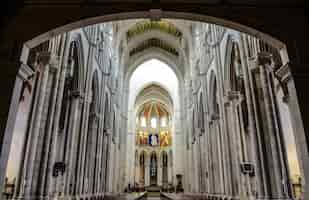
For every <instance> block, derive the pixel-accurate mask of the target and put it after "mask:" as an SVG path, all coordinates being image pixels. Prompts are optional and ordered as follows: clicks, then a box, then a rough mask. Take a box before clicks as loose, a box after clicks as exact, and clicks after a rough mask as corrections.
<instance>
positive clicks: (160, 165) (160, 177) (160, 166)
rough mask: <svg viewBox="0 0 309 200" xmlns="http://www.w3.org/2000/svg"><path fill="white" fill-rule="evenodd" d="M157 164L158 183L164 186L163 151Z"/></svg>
mask: <svg viewBox="0 0 309 200" xmlns="http://www.w3.org/2000/svg"><path fill="white" fill-rule="evenodd" d="M157 166H158V171H157V176H158V185H159V186H163V153H161V156H158V162H157Z"/></svg>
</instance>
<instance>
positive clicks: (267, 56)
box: [257, 52, 273, 66]
mask: <svg viewBox="0 0 309 200" xmlns="http://www.w3.org/2000/svg"><path fill="white" fill-rule="evenodd" d="M272 59H273V56H272V54H271V53H268V52H259V53H258V54H257V64H258V65H262V66H265V65H271V64H272Z"/></svg>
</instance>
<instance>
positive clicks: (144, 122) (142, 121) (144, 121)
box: [141, 117, 146, 127]
mask: <svg viewBox="0 0 309 200" xmlns="http://www.w3.org/2000/svg"><path fill="white" fill-rule="evenodd" d="M141 126H142V127H146V118H145V117H142V118H141Z"/></svg>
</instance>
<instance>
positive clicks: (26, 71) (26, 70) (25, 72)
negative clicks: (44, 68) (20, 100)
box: [18, 64, 34, 81]
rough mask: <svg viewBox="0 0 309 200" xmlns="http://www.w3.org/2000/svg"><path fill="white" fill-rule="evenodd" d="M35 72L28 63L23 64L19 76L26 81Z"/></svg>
mask: <svg viewBox="0 0 309 200" xmlns="http://www.w3.org/2000/svg"><path fill="white" fill-rule="evenodd" d="M33 74H34V71H33V69H32V68H30V67H29V66H28V65H26V64H22V65H21V67H20V68H19V70H18V76H19V77H20V78H22V79H23V80H24V81H26V80H28V78H29V77H30V76H32V75H33Z"/></svg>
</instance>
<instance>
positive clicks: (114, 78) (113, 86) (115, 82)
mask: <svg viewBox="0 0 309 200" xmlns="http://www.w3.org/2000/svg"><path fill="white" fill-rule="evenodd" d="M87 31H88V29H87ZM218 33H220V32H218ZM87 34H90V36H91V35H92V34H93V33H92V31H91V29H90V31H89V33H88V32H87ZM102 41H104V40H102ZM90 42H91V41H90ZM160 42H161V41H159V44H160ZM150 44H153V43H152V42H150ZM156 45H158V44H157V42H156ZM160 45H161V44H160ZM160 47H162V45H161V46H160ZM163 47H164V48H166V49H170V47H166V46H164V45H163ZM89 49H90V50H89V52H93V51H94V49H92V50H91V47H90V48H89ZM171 51H172V52H173V51H174V49H172V50H171ZM55 52H57V51H55ZM99 55H101V54H99ZM175 55H176V54H175ZM109 61H110V64H109V67H107V68H106V67H105V66H103V70H102V71H103V72H102V74H103V75H102V76H108V77H107V78H106V80H108V81H107V84H106V85H107V86H106V87H105V85H104V89H106V88H107V89H106V90H108V91H109V92H110V94H111V101H110V102H113V103H112V104H113V105H110V106H109V109H108V110H109V111H111V113H113V114H110V113H105V114H106V115H107V116H109V115H111V116H112V117H109V118H110V119H111V118H112V122H113V125H112V128H111V131H112V133H109V134H107V138H108V139H107V144H108V145H107V146H111V147H112V149H111V151H110V153H107V154H106V158H108V157H109V156H111V158H112V159H114V157H113V155H117V151H116V149H115V146H116V145H115V144H116V142H119V141H117V137H115V136H116V133H117V131H118V129H116V126H117V124H118V123H117V124H116V123H115V122H116V120H117V119H119V116H120V117H122V118H124V119H125V118H126V116H121V114H122V113H121V112H119V111H117V108H118V107H119V104H121V102H120V103H119V102H117V101H118V100H119V98H118V97H119V96H120V95H119V96H117V95H118V93H117V89H118V88H119V87H118V86H119V85H121V84H123V83H122V82H121V81H120V84H119V80H122V79H121V77H118V71H117V70H115V71H116V72H114V71H113V70H112V71H108V70H106V69H113V66H115V65H116V64H115V62H112V61H111V58H110V59H109ZM185 64H191V63H185ZM216 64H217V65H218V62H217V63H216ZM217 68H218V69H220V66H217ZM195 70H196V71H195ZM190 72H192V74H193V75H196V74H197V75H201V72H199V71H198V69H192V71H190ZM121 73H122V74H121ZM121 73H120V74H121V75H122V76H123V77H125V76H126V75H127V74H126V73H124V72H121ZM88 74H89V73H88ZM218 74H219V75H218V79H215V80H216V81H214V83H213V85H214V89H213V88H211V87H210V89H209V90H210V91H212V90H214V91H215V92H210V96H211V98H210V102H211V103H212V102H216V103H214V108H213V110H210V112H211V114H212V117H211V118H212V120H216V117H217V114H218V115H219V117H221V116H222V117H223V115H224V113H223V110H224V109H223V108H222V105H221V107H219V106H218V104H219V101H218V100H217V99H219V98H222V95H218V94H217V93H219V92H217V91H216V90H221V88H220V86H222V85H220V84H222V80H221V79H220V78H221V77H220V76H222V74H221V73H220V71H218ZM187 76H188V77H189V75H188V74H187ZM87 77H89V75H87ZM182 77H185V76H182ZM269 79H270V78H269ZM186 80H187V81H192V87H191V86H190V87H189V89H192V90H193V93H192V94H193V95H195V93H196V91H195V90H196V87H198V83H196V82H195V77H194V76H193V78H192V80H189V79H186ZM87 81H88V80H87ZM217 83H219V84H218V85H217ZM200 85H202V84H200ZM86 88H88V89H89V88H91V87H89V83H88V84H86ZM169 92H170V93H172V92H173V91H169ZM103 94H104V93H103ZM188 94H191V93H188ZM178 95H179V94H178ZM124 96H125V95H124ZM172 96H174V95H172ZM179 96H181V95H179ZM88 98H89V96H88V95H86V97H85V102H86V103H89V99H88ZM174 99H175V98H174ZM188 99H189V100H188V102H190V101H191V102H192V104H194V103H195V102H194V101H195V100H194V99H193V98H188ZM192 99H193V100H192ZM181 100H183V101H185V100H186V99H184V98H182V97H181ZM217 101H218V103H217ZM123 102H125V101H123ZM132 102H134V101H132ZM173 102H176V103H175V104H174V105H178V106H179V107H180V106H184V105H186V104H183V102H181V101H180V102H178V103H177V98H176V101H173ZM129 104H130V103H129ZM189 104H190V103H189ZM244 106H246V105H244ZM209 107H210V108H211V106H209ZM198 112H199V110H197V112H195V113H194V112H193V117H192V118H193V120H192V121H193V123H195V121H196V120H195V116H196V115H195V114H196V113H198ZM176 113H178V111H177V110H176ZM179 116H181V115H179ZM175 118H176V117H175ZM197 121H198V120H197ZM220 123H221V122H220ZM220 123H219V122H218V123H217V124H218V125H216V126H213V127H212V128H211V129H212V131H214V132H219V133H220V134H217V135H216V136H215V137H214V140H215V141H217V143H218V146H219V148H217V149H218V151H220V152H215V154H216V155H217V154H218V155H220V156H222V157H223V156H224V154H225V153H226V152H224V151H226V149H224V148H222V146H221V145H222V144H221V143H222V141H220V140H223V138H222V136H221V130H220V129H221V127H220V126H221V124H220ZM103 124H104V123H103ZM150 124H151V126H152V128H154V127H155V126H154V125H152V124H156V120H154V121H152V120H151V123H150ZM199 125H200V124H199V123H198V126H199ZM104 126H105V125H104ZM104 126H103V127H104ZM86 127H87V126H86ZM195 128H196V127H195V125H193V127H192V135H193V140H194V141H193V143H194V142H195V137H197V136H199V135H198V134H196V129H195ZM84 129H85V130H86V128H85V127H84ZM109 135H110V136H109ZM218 135H219V136H218ZM109 138H110V139H111V142H110V140H109ZM119 143H120V142H119ZM118 146H119V145H118ZM86 149H87V148H86ZM107 149H108V148H107ZM214 149H216V148H214ZM86 151H87V150H86ZM194 151H195V150H194ZM194 151H192V152H193V154H194ZM106 152H108V151H106ZM115 152H116V153H115ZM133 152H134V151H133ZM176 152H178V151H176ZM220 156H219V157H220ZM192 157H193V156H192ZM106 160H108V159H106ZM157 161H158V160H157ZM113 162H117V161H116V160H113ZM221 165H222V166H223V165H224V163H223V161H222V160H220V161H219V167H218V168H219V170H218V171H220V172H218V176H220V183H218V185H220V184H221V185H222V184H223V182H226V181H225V179H224V178H222V177H224V174H225V173H227V169H226V168H224V167H221ZM106 169H107V167H106ZM220 173H221V174H220ZM106 174H108V175H107V176H110V175H109V174H110V173H106ZM112 176H113V175H112ZM106 179H109V180H111V179H113V177H109V178H106ZM214 180H216V179H215V178H214ZM113 184H114V183H112V184H110V187H112V188H115V187H114V185H113ZM106 185H107V184H106ZM221 189H222V188H220V191H219V190H218V191H216V192H223V190H222V191H221Z"/></svg>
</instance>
